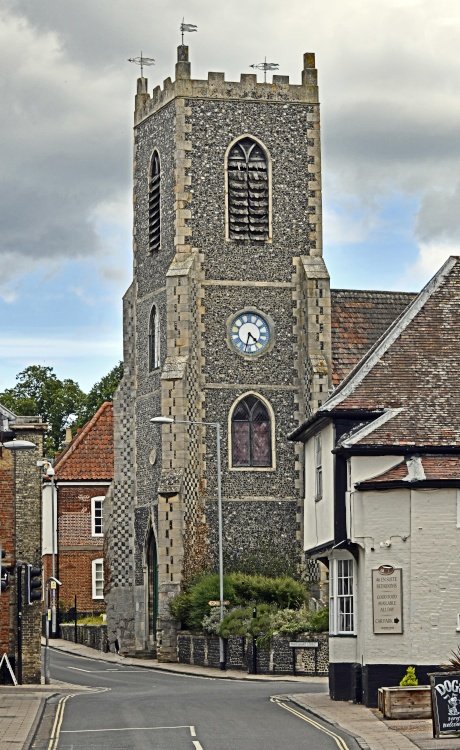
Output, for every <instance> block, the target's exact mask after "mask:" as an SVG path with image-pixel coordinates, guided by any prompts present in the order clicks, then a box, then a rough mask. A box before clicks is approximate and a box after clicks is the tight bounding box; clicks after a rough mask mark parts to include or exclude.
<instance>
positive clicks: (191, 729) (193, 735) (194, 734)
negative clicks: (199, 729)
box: [190, 727, 196, 737]
mask: <svg viewBox="0 0 460 750" xmlns="http://www.w3.org/2000/svg"><path fill="white" fill-rule="evenodd" d="M190 734H191V735H192V737H196V732H195V727H190Z"/></svg>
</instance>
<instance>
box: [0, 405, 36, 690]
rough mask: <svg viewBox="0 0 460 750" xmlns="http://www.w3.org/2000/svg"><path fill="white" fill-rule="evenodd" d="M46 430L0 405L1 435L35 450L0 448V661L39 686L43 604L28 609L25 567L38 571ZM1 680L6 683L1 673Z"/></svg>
mask: <svg viewBox="0 0 460 750" xmlns="http://www.w3.org/2000/svg"><path fill="white" fill-rule="evenodd" d="M45 429H46V425H44V424H43V422H42V420H41V419H40V417H19V416H16V415H15V414H13V413H12V412H11V411H9V410H8V409H6V408H5V407H3V406H2V405H1V404H0V430H1V431H2V432H3V433H4V432H8V431H14V434H15V436H16V438H17V439H18V440H21V441H28V442H29V443H32V444H33V445H34V446H35V447H34V448H33V449H31V450H9V449H8V448H4V447H1V445H0V545H1V547H2V549H3V550H4V551H5V553H6V556H5V558H4V560H3V561H2V563H3V565H5V566H8V567H9V568H11V573H10V574H9V576H8V587H7V589H6V590H5V591H3V592H2V594H1V595H0V657H1V656H2V655H3V654H7V656H8V658H9V660H10V663H11V665H12V667H13V669H14V671H15V673H16V676H17V677H18V678H20V676H21V673H22V682H23V683H40V678H41V656H40V635H41V602H40V601H38V602H34V603H32V604H28V603H27V593H26V572H25V567H26V565H27V564H28V563H29V564H33V565H34V566H37V567H38V566H40V565H41V538H40V532H41V480H40V472H39V471H38V469H37V460H38V459H40V458H41V457H42V455H43V435H44V431H45ZM5 442H7V441H5ZM21 661H22V664H21ZM0 679H5V680H7V681H9V676H8V675H7V674H6V671H5V669H4V670H3V672H2V675H1V677H0Z"/></svg>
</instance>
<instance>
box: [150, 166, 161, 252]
mask: <svg viewBox="0 0 460 750" xmlns="http://www.w3.org/2000/svg"><path fill="white" fill-rule="evenodd" d="M160 183H161V172H160V157H159V156H158V153H157V151H155V152H154V154H153V157H152V164H151V169H150V184H149V250H150V251H154V250H159V249H160V230H161V216H160Z"/></svg>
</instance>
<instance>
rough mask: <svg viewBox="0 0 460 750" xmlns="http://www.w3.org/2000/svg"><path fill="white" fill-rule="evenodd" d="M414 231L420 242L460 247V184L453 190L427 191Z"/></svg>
mask: <svg viewBox="0 0 460 750" xmlns="http://www.w3.org/2000/svg"><path fill="white" fill-rule="evenodd" d="M415 231H416V234H417V237H418V238H419V239H420V240H421V241H422V242H431V241H433V240H434V239H436V240H441V241H444V242H447V243H456V244H457V245H458V246H459V247H460V184H458V183H457V184H456V185H455V187H454V189H453V190H452V191H451V192H449V191H447V190H431V191H427V192H426V194H425V195H424V197H423V200H422V202H421V204H420V209H419V211H418V214H417V220H416V227H415Z"/></svg>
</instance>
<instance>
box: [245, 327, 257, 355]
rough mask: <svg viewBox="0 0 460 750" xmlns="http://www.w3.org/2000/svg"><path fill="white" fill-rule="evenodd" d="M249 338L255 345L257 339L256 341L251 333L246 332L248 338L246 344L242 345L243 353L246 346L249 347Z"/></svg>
mask: <svg viewBox="0 0 460 750" xmlns="http://www.w3.org/2000/svg"><path fill="white" fill-rule="evenodd" d="M250 338H251V339H252V340H253V341H254V343H255V344H256V343H257V339H256V337H255V336H253V335H252V333H251V332H250V331H248V338H247V340H246V344H245V345H244V350H245V351H246V349H247V348H248V346H249V339H250Z"/></svg>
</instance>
